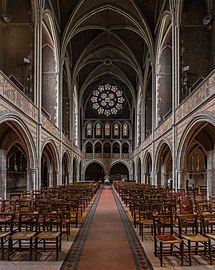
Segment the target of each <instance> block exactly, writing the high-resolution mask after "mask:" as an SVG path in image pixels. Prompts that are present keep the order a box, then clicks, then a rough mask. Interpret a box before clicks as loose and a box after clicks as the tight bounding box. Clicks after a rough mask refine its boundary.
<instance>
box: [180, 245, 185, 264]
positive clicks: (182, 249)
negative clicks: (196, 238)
mask: <svg viewBox="0 0 215 270" xmlns="http://www.w3.org/2000/svg"><path fill="white" fill-rule="evenodd" d="M180 250H181V265H182V266H183V265H184V243H183V241H181V243H180Z"/></svg>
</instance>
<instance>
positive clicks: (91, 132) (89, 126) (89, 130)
mask: <svg viewBox="0 0 215 270" xmlns="http://www.w3.org/2000/svg"><path fill="white" fill-rule="evenodd" d="M92 134H93V127H92V124H91V123H88V124H87V136H88V137H92Z"/></svg>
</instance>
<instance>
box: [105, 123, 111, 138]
mask: <svg viewBox="0 0 215 270" xmlns="http://www.w3.org/2000/svg"><path fill="white" fill-rule="evenodd" d="M105 136H106V137H109V136H110V124H109V123H106V124H105Z"/></svg>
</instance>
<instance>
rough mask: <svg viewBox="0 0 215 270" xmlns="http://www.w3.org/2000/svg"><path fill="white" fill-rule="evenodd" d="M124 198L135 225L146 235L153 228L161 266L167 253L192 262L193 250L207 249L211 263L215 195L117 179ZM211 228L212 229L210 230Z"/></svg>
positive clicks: (214, 237)
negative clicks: (189, 192)
mask: <svg viewBox="0 0 215 270" xmlns="http://www.w3.org/2000/svg"><path fill="white" fill-rule="evenodd" d="M115 189H116V190H117V192H118V194H119V197H120V198H121V200H122V202H123V203H124V204H125V206H127V207H128V208H129V212H130V216H131V218H132V221H133V224H134V227H136V225H137V224H138V225H139V234H140V236H141V237H142V241H143V239H144V232H143V230H144V228H145V227H147V228H151V230H150V232H151V235H153V239H154V254H155V256H157V257H158V258H159V259H160V264H161V266H162V265H163V258H164V255H165V254H168V255H177V256H178V257H179V258H180V259H181V264H182V265H183V264H184V258H187V259H188V260H189V264H190V265H191V264H192V253H193V252H194V253H195V254H199V253H203V254H204V255H205V256H206V257H208V259H209V262H210V264H212V263H213V261H212V258H213V256H214V255H215V248H214V245H213V240H215V232H214V229H215V207H214V206H215V203H214V201H215V199H214V198H213V197H212V196H211V197H210V200H209V201H207V198H206V197H205V196H204V195H203V194H183V193H181V192H180V193H177V192H175V191H174V190H170V189H167V188H163V189H162V188H161V187H157V188H156V187H155V186H150V185H144V184H135V183H116V184H115ZM209 229H210V230H209Z"/></svg>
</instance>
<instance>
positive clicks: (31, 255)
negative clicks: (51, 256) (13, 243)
mask: <svg viewBox="0 0 215 270" xmlns="http://www.w3.org/2000/svg"><path fill="white" fill-rule="evenodd" d="M31 260H32V238H30V261H31Z"/></svg>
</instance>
